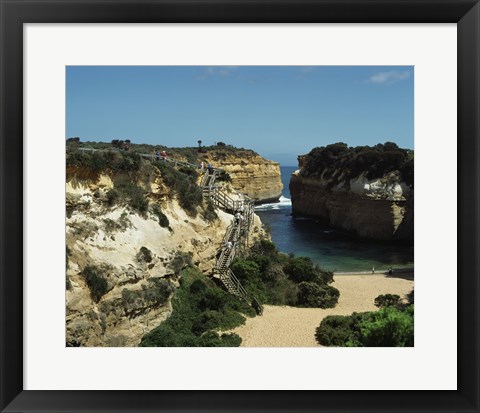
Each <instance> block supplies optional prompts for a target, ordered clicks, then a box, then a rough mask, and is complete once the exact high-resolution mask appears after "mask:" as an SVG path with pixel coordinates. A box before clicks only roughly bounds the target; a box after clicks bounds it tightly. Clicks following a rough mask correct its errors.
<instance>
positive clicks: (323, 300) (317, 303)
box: [297, 281, 340, 308]
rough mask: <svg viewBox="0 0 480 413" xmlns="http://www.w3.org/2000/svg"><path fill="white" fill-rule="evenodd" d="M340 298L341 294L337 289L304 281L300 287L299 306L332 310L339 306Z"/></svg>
mask: <svg viewBox="0 0 480 413" xmlns="http://www.w3.org/2000/svg"><path fill="white" fill-rule="evenodd" d="M339 296H340V292H339V291H338V290H337V289H336V288H335V287H332V286H330V285H319V284H317V283H313V282H305V281H304V282H301V283H300V284H299V285H298V295H297V305H299V306H301V307H316V308H332V307H335V305H336V304H337V302H338V297H339Z"/></svg>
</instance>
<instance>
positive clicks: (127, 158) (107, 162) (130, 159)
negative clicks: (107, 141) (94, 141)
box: [67, 151, 143, 172]
mask: <svg viewBox="0 0 480 413" xmlns="http://www.w3.org/2000/svg"><path fill="white" fill-rule="evenodd" d="M142 165H143V161H142V158H141V156H140V155H138V154H136V153H133V152H124V153H120V152H117V151H89V152H85V151H75V152H72V153H69V154H68V156H67V166H76V167H87V168H89V169H91V170H92V171H96V172H102V171H108V170H109V171H114V172H119V171H124V172H127V171H128V172H136V171H139V170H140V168H141V167H142Z"/></svg>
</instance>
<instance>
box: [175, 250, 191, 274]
mask: <svg viewBox="0 0 480 413" xmlns="http://www.w3.org/2000/svg"><path fill="white" fill-rule="evenodd" d="M191 265H192V253H191V252H189V253H185V252H181V251H177V252H176V253H175V256H174V257H173V259H172V261H171V263H170V268H171V269H172V270H173V271H174V273H175V274H177V275H178V274H179V273H180V271H182V270H183V269H184V268H186V267H190V266H191Z"/></svg>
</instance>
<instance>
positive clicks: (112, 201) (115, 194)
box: [107, 188, 120, 206]
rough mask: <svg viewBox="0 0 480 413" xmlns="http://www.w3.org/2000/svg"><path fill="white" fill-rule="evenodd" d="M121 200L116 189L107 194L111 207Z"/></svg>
mask: <svg viewBox="0 0 480 413" xmlns="http://www.w3.org/2000/svg"><path fill="white" fill-rule="evenodd" d="M119 198H120V194H119V192H118V191H117V190H116V189H115V188H112V189H110V190H109V191H108V192H107V203H108V205H109V206H113V205H115V204H116V203H117V201H118V199H119Z"/></svg>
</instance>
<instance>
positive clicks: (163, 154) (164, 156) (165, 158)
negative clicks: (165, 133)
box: [162, 151, 167, 161]
mask: <svg viewBox="0 0 480 413" xmlns="http://www.w3.org/2000/svg"><path fill="white" fill-rule="evenodd" d="M162 159H163V160H164V161H166V160H167V152H165V151H162Z"/></svg>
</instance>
